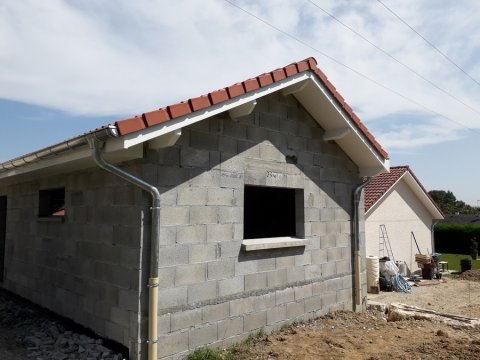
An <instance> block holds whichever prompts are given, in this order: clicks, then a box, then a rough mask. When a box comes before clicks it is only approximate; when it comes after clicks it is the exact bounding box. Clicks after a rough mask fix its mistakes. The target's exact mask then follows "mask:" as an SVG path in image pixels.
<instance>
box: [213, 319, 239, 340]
mask: <svg viewBox="0 0 480 360" xmlns="http://www.w3.org/2000/svg"><path fill="white" fill-rule="evenodd" d="M242 333H243V317H234V318H229V319H225V320H221V321H219V322H218V338H219V339H227V338H230V337H232V336H235V335H240V334H242Z"/></svg>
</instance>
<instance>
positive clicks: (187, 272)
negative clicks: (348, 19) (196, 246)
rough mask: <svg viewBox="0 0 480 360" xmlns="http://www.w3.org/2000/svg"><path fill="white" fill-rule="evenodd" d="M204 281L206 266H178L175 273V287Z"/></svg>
mask: <svg viewBox="0 0 480 360" xmlns="http://www.w3.org/2000/svg"><path fill="white" fill-rule="evenodd" d="M205 280H206V264H188V265H179V266H177V268H176V272H175V286H181V285H189V284H195V283H200V282H204V281H205Z"/></svg>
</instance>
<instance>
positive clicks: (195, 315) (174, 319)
mask: <svg viewBox="0 0 480 360" xmlns="http://www.w3.org/2000/svg"><path fill="white" fill-rule="evenodd" d="M201 323H202V310H201V309H193V310H185V311H180V312H175V313H172V314H171V331H176V330H181V329H188V328H190V327H194V326H197V325H199V324H201Z"/></svg>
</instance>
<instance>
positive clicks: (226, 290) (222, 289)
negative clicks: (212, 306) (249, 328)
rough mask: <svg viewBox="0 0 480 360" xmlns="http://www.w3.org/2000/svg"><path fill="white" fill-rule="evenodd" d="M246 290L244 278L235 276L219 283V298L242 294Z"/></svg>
mask: <svg viewBox="0 0 480 360" xmlns="http://www.w3.org/2000/svg"><path fill="white" fill-rule="evenodd" d="M244 290H245V279H244V276H242V275H240V276H235V277H233V278H230V279H225V280H220V281H219V282H218V296H220V297H222V296H228V295H233V294H238V293H241V292H243V291H244ZM237 315H238V314H237Z"/></svg>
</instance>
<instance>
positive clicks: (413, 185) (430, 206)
mask: <svg viewBox="0 0 480 360" xmlns="http://www.w3.org/2000/svg"><path fill="white" fill-rule="evenodd" d="M407 173H408V176H406V177H405V181H406V183H407V185H408V186H409V187H410V189H411V190H412V191H413V193H414V194H415V196H416V197H417V198H418V200H420V202H421V203H422V204H423V206H425V207H426V208H427V210H428V211H429V212H430V214H431V215H432V217H433V218H434V219H436V220H441V219H444V216H443V215H442V213H441V212H440V211H439V210H438V209H437V207H436V206H435V204H434V203H433V202H432V200H431V199H430V197H429V196H428V194H426V193H425V191H424V189H423V187H422V186H421V185H420V184H419V183H418V181H417V180H416V179H415V178H414V177H413V175H412V174H411V173H410V172H408V171H407Z"/></svg>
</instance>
